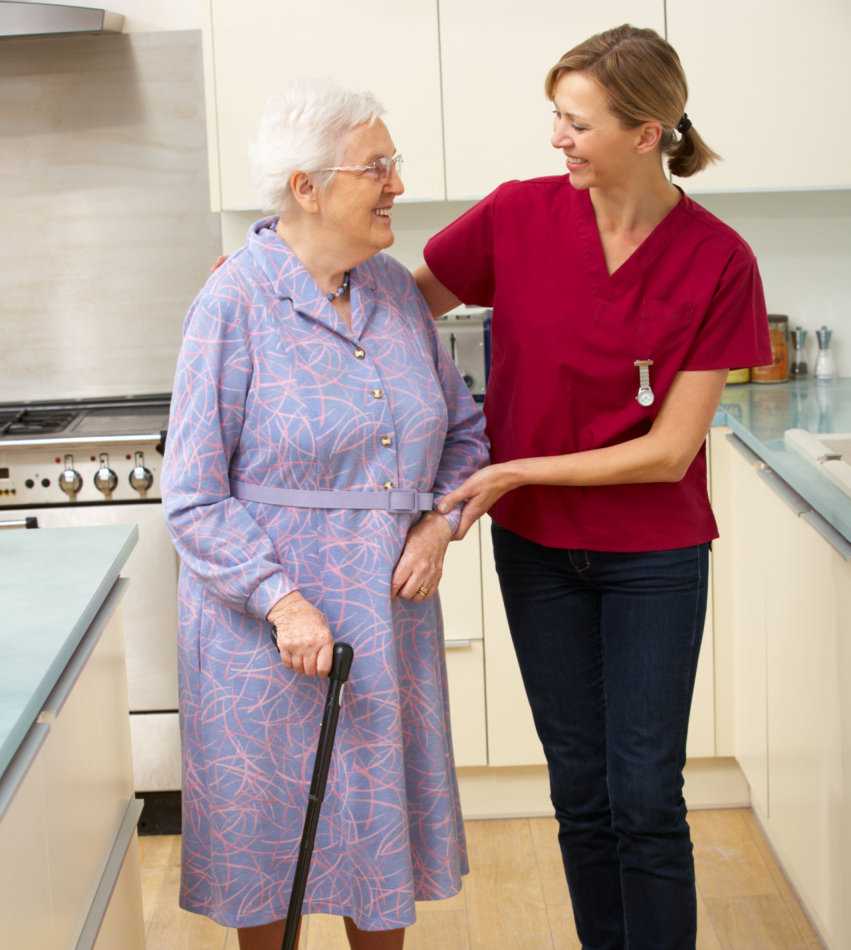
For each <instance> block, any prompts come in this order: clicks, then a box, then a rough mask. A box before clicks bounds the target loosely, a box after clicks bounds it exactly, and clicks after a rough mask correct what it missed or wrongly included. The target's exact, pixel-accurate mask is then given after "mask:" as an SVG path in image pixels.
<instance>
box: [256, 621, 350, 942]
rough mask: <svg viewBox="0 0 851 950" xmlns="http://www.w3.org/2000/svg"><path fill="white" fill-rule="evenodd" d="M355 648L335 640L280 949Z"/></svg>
mask: <svg viewBox="0 0 851 950" xmlns="http://www.w3.org/2000/svg"><path fill="white" fill-rule="evenodd" d="M272 640H273V642H274V644H275V646H277V645H278V638H277V636H276V635H275V628H274V627H273V628H272ZM353 657H354V650H352V648H351V647H350V646H349V644H348V643H335V644H334V657H333V659H332V661H331V672H330V673H329V674H328V679H329V683H328V696H327V698H326V700H325V712H324V713H323V714H322V726H321V727H320V729H319V742H318V743H317V746H316V761H315V762H314V764H313V778H312V779H311V780H310V793H309V794H308V798H307V813H306V814H305V816H304V828H303V829H302V832H301V845H300V846H299V852H298V863H297V864H296V867H295V875H294V877H293V889H292V893H291V894H290V906H289V908H288V909H287V922H286V925H285V927H284V939H283V942H282V943H281V950H295V941H296V936H297V935H298V925H299V922H300V920H301V905H302V902H303V901H304V889H305V887H306V885H307V874H308V871H309V870H310V859H311V858H312V857H313V842H314V839H315V838H316V826H317V824H318V822H319V809H320V808H321V807H322V800H323V799H324V797H325V783H326V782H327V781H328V766H329V765H330V764H331V749H332V748H333V746H334V736H335V735H336V732H337V717H338V716H339V714H340V701H341V697H342V694H343V684H344V683H345V682H346V680H347V679H348V678H349V670H350V669H351V668H352V659H353Z"/></svg>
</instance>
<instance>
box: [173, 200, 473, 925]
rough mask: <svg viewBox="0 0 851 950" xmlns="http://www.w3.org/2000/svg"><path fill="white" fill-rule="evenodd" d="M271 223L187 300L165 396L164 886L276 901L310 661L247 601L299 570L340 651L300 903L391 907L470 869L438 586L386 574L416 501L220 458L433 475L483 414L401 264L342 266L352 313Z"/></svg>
mask: <svg viewBox="0 0 851 950" xmlns="http://www.w3.org/2000/svg"><path fill="white" fill-rule="evenodd" d="M274 224H275V221H274V219H265V220H262V221H258V222H257V223H256V224H255V225H253V226H252V228H251V230H250V231H249V235H248V242H247V245H246V247H244V248H242V249H241V250H240V251H238V252H237V253H236V254H234V255H233V256H232V257H231V258H230V259H229V260H228V262H227V263H226V264H225V265H224V266H223V267H222V268H220V269H219V270H218V271H216V273H215V274H214V275H213V276H212V277H211V278H210V280H209V281H208V283H207V286H206V287H205V288H204V289H203V290H202V292H201V293H200V294H199V296H198V298H197V299H196V301H195V303H194V304H193V306H192V308H191V310H190V312H189V315H188V316H187V319H186V324H185V328H184V340H183V346H182V348H181V353H180V357H179V361H178V368H177V375H176V379H175V386H174V395H173V398H172V406H171V418H170V422H169V432H168V444H167V449H166V457H165V461H164V465H163V499H164V506H165V511H166V518H167V521H168V525H169V529H170V531H171V534H172V538H173V540H174V544H175V547H176V549H177V551H178V553H179V554H180V557H181V561H182V565H181V576H180V588H179V596H180V604H179V608H180V639H179V664H180V669H179V674H180V717H181V734H182V741H183V873H182V883H181V906H183V907H184V908H186V909H188V910H191V911H195V912H197V913H201V914H205V915H207V916H209V917H211V918H213V919H214V920H216V921H218V922H219V923H221V924H223V925H225V926H228V927H238V926H239V927H241V926H254V925H257V924H261V923H266V922H269V921H272V920H277V919H280V918H282V917H284V916H285V915H286V911H287V905H288V901H289V893H290V887H291V883H292V877H293V873H294V869H295V862H296V859H297V856H298V847H299V841H300V837H301V830H302V823H303V820H304V813H305V810H306V806H307V791H308V787H309V783H310V777H311V772H312V768H313V761H314V756H315V749H316V741H317V738H318V732H319V725H320V721H321V718H322V708H323V704H324V698H325V692H326V686H327V684H326V681H324V680H321V681H320V680H316V679H314V678H311V677H306V676H302V675H299V674H295V673H292V672H290V671H287V670H285V669H284V668H283V666H282V664H281V661H280V657H279V656H278V654H277V651H276V650H275V648H274V646H273V645H272V643H271V640H270V638H269V624H268V622H267V621H266V620H265V619H264V617H265V615H266V612H267V611H268V610H269V608H270V607H271V606H272V605H273V604H274V603H275V602H276V601H277V600H278V599H280V597H282V596H283V595H284V594H286V593H288V592H289V591H291V590H293V589H295V588H298V589H300V590H301V592H302V594H303V595H304V596H305V597H306V598H307V599H308V600H310V601H311V602H312V603H314V604H316V605H317V606H318V607H319V608H320V609H321V610H322V611H323V612H324V614H325V616H326V617H327V619H328V622H329V625H330V627H331V629H332V631H333V632H334V634H335V636H336V637H338V638H339V639H345V640H347V641H348V642H349V643H351V645H352V646H353V648H354V651H355V661H354V665H353V668H352V673H351V676H350V679H349V681H348V683H347V684H346V687H345V691H344V702H343V707H342V710H341V715H340V721H339V726H338V732H337V740H336V744H335V748H334V754H333V757H332V762H331V769H330V772H329V777H328V787H327V791H326V797H325V801H324V804H323V807H322V812H321V815H320V819H319V827H318V830H317V835H316V848H315V852H314V856H313V861H312V865H311V870H310V876H309V879H308V884H307V890H306V894H305V901H304V913H331V914H345V915H346V916H349V917H351V918H353V919H354V921H355V923H356V924H357V925H358V926H359V927H361V928H362V929H368V930H383V929H389V928H395V927H403V926H408V925H410V924H411V923H413V921H414V918H415V914H414V901H415V900H429V899H439V898H445V897H449V896H451V895H453V894H455V893H457V891H458V890H459V889H460V886H461V876H462V875H463V874H465V873H466V872H467V870H468V867H467V856H466V845H465V840H464V830H463V823H462V818H461V812H460V807H459V803H458V789H457V783H456V779H455V772H454V760H453V753H452V742H451V734H450V727H449V707H448V699H447V688H446V668H445V658H444V652H443V632H442V623H441V617H440V607H439V602H438V600H437V599H433V600H429V601H426V602H416V603H413V602H408V601H395V602H393V603H391V601H390V598H389V589H390V577H391V574H392V571H393V568H394V566H395V564H396V561H397V560H398V557H399V555H400V553H401V551H402V547H403V545H404V541H405V535H406V532H407V530H408V528H409V526H410V524H411V523H412V520H413V518H415V517H416V515H408V514H401V515H400V514H390V513H387V512H384V511H363V510H346V509H329V510H316V509H296V508H281V507H276V506H272V505H264V504H258V503H255V502H250V501H239V500H237V499H235V498H233V497H231V495H230V491H229V487H228V486H229V478H231V477H234V478H238V479H239V480H240V481H243V482H249V483H253V484H262V485H274V486H279V487H286V488H309V489H323V490H341V491H344V490H346V489H357V490H373V491H380V490H381V489H382V487H383V486H384V484H385V483H386V482H388V481H391V482H393V483H394V485H395V486H397V487H399V488H416V489H418V490H420V491H434V492H435V494H436V496H437V497H440V496H441V495H442V494H445V493H446V492H447V491H449V490H450V489H451V488H453V487H455V486H457V485H458V484H460V482H461V481H462V480H463V479H464V478H466V477H467V475H469V474H470V473H471V472H473V471H475V470H476V469H478V468H480V467H481V466H482V465H484V464H485V463H486V461H487V444H486V441H485V437H484V420H483V417H482V415H481V412H480V411H479V409H478V407H477V406H476V405H475V403H474V402H473V401H472V399H471V398H470V396H469V394H468V392H467V389H466V387H465V385H464V383H463V381H462V380H461V378H460V377H459V375H458V372H457V370H456V368H455V366H454V365H453V363H452V361H451V360H450V359H449V358H448V356H447V355H446V354H445V352H444V351H443V349H442V347H441V345H440V342H439V339H438V337H437V333H436V331H435V328H434V324H433V321H432V319H431V317H430V315H429V313H428V311H427V308H426V306H425V303H424V301H423V300H422V298H421V296H420V295H419V293H418V291H417V290H416V287H415V285H414V283H413V280H412V278H411V276H410V274H409V273H408V272H407V271H406V270H405V269H404V268H403V267H401V266H400V265H399V264H398V263H396V262H395V261H394V260H393V259H392V258H389V257H387V256H385V255H378V256H376V257H373V258H371V259H370V260H368V261H366V262H365V263H363V264H361V265H359V266H358V267H357V268H355V269H354V270H353V271H352V275H351V301H352V329H351V330H349V329H347V328H346V326H345V325H344V324H343V322H342V321H341V320H340V319H339V318H338V316H337V314H336V312H335V311H334V308H333V307H332V305H331V304H330V303H329V302H328V301H327V299H326V298H325V296H324V295H323V294H322V292H321V290H320V289H319V288H318V287H317V285H316V284H315V282H314V281H313V280H312V278H311V277H310V275H309V274H308V273H307V272H306V271H305V269H304V268H303V267H302V266H301V265H300V263H299V262H298V260H297V259H296V258H295V257H294V256H293V255H292V253H291V252H290V251H289V249H288V248H287V247H286V245H285V244H284V243H283V242H282V241H280V240H279V239H278V238H277V236H276V235H275V233H274V231H273V230H271V229H272V228H274ZM388 440H389V442H388ZM453 520H454V519H453Z"/></svg>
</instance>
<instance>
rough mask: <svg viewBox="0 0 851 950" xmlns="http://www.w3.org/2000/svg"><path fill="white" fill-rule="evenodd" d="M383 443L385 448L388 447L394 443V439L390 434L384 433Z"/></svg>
mask: <svg viewBox="0 0 851 950" xmlns="http://www.w3.org/2000/svg"><path fill="white" fill-rule="evenodd" d="M381 444H382V445H383V446H384V448H387V447H388V446H391V445H392V444H393V440H392V439H391V438H390V436H389V435H383V436H381Z"/></svg>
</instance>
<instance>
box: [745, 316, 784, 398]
mask: <svg viewBox="0 0 851 950" xmlns="http://www.w3.org/2000/svg"><path fill="white" fill-rule="evenodd" d="M768 334H769V337H770V339H771V354H772V357H773V361H772V363H771V365H770V366H754V367H753V368H752V369H751V382H753V383H785V382H786V380H787V379H788V378H789V318H788V317H784V316H781V315H780V314H776V313H770V314H769V315H768Z"/></svg>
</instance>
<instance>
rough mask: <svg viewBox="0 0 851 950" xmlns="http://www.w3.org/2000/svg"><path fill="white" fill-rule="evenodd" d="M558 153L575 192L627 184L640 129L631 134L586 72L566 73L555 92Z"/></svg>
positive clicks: (632, 130)
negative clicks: (562, 158) (561, 153)
mask: <svg viewBox="0 0 851 950" xmlns="http://www.w3.org/2000/svg"><path fill="white" fill-rule="evenodd" d="M553 105H554V107H555V119H554V121H553V135H552V139H551V142H552V144H553V148H557V149H560V150H561V151H562V152H563V153H564V156H565V158H566V160H567V170H568V172H569V173H570V182H571V184H572V185H573V186H574V188H581V189H585V188H602V187H607V186H608V187H612V186H615V187H616V186H617V185H619V184H622V183H624V182H625V181H626V180H627V178H628V176H629V175H630V173H631V169H632V168H633V167H634V165H633V162H634V160H635V158H636V155H637V152H636V148H637V146H638V143H639V140H640V133H641V129H626V128H624V127H623V126H622V125H621V122H620V119H618V117H617V116H616V115H615V114H614V113H613V112H612V111H611V110H610V109H609V105H608V99H607V96H606V94H605V92H604V91H603V89H602V87H601V86H600V85H599V84H598V83H597V82H596V81H595V80H593V79H591V78H590V76H588V75H587V74H586V73H584V72H577V71H570V72H566V73H564V74H563V75H562V76H561V78H560V79H559V80H558V81H557V82H556V86H555V91H554V93H553Z"/></svg>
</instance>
